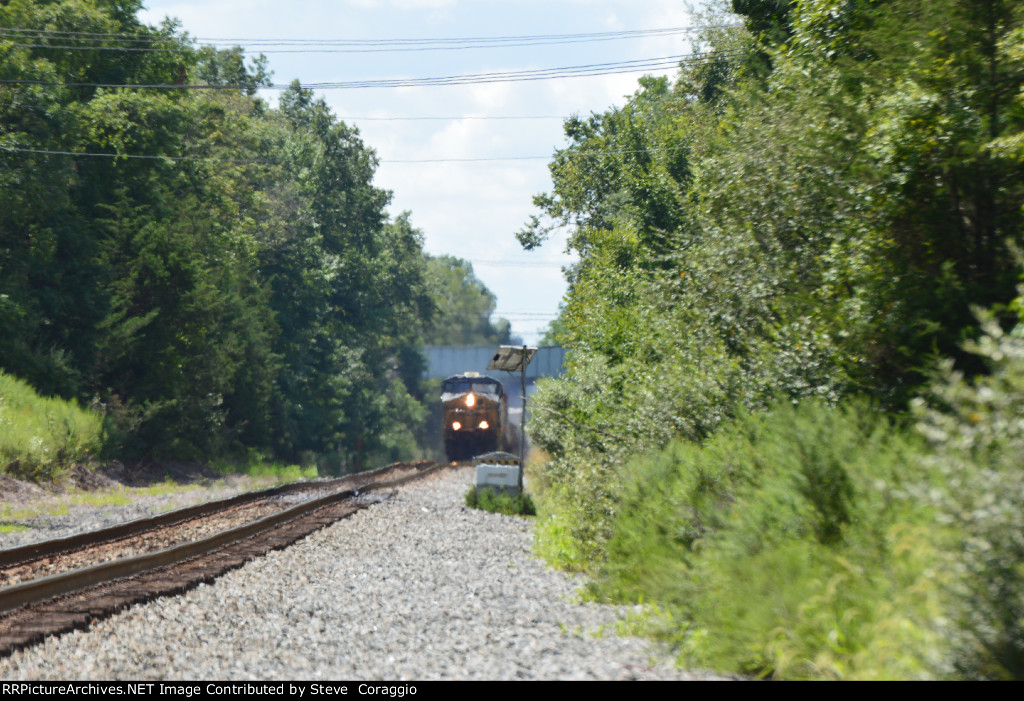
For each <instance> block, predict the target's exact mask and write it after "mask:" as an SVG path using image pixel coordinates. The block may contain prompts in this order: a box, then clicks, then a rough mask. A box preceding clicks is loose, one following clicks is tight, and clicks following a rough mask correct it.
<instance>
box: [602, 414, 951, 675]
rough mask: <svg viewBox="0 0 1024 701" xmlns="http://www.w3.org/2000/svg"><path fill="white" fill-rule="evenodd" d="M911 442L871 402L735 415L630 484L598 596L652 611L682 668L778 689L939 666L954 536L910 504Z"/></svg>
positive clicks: (924, 507) (914, 478) (645, 626)
mask: <svg viewBox="0 0 1024 701" xmlns="http://www.w3.org/2000/svg"><path fill="white" fill-rule="evenodd" d="M920 450H921V441H920V440H919V439H918V438H917V437H915V436H914V435H913V434H912V433H911V432H910V431H908V430H906V429H904V428H900V427H893V426H891V425H890V424H889V423H888V421H887V420H886V418H885V417H884V415H882V414H881V413H880V412H878V411H877V410H876V409H874V408H872V407H871V406H870V405H868V404H866V403H859V402H855V403H851V404H848V405H846V406H844V407H842V408H832V407H829V406H828V405H826V404H824V403H822V402H820V401H812V400H808V401H806V402H804V403H803V404H801V405H800V406H799V407H796V408H794V407H793V406H791V405H788V404H781V405H777V406H775V407H773V409H772V411H771V412H770V413H761V414H750V413H746V412H742V413H741V414H740V416H739V417H738V419H737V420H736V421H735V422H732V423H730V424H728V425H727V426H725V427H723V428H722V429H721V430H720V432H719V433H717V434H716V435H715V436H714V437H712V438H711V439H710V440H709V441H708V442H707V443H706V444H705V445H704V446H703V447H701V446H698V445H696V444H693V443H685V442H675V443H672V444H670V445H669V446H668V447H667V448H666V449H664V450H663V451H658V452H655V453H651V454H649V455H647V456H644V457H642V458H639V459H637V460H635V461H634V462H632V463H631V464H629V465H628V466H627V467H626V468H625V469H624V470H623V473H624V475H625V476H624V477H623V479H622V482H623V495H622V499H621V501H620V503H619V505H618V507H617V510H616V517H615V519H614V523H613V529H612V535H611V538H610V540H609V542H608V545H607V560H606V561H605V562H604V564H603V565H602V566H601V568H600V571H599V573H598V577H597V580H596V583H595V585H594V587H593V594H594V595H595V596H597V597H599V598H602V599H609V600H613V601H629V602H645V601H650V602H656V603H657V604H658V605H659V609H658V612H659V614H658V615H657V616H653V617H649V618H645V619H642V620H641V621H640V622H639V623H638V627H639V628H640V629H641V630H643V631H644V632H648V633H653V634H655V635H658V636H659V637H663V638H665V639H667V640H669V641H671V642H673V644H675V645H676V647H677V649H678V651H679V654H680V656H681V662H683V663H685V664H687V665H690V666H692V665H706V666H710V667H712V668H715V669H719V670H732V671H737V672H742V673H746V674H753V675H756V676H773V677H776V678H843V679H845V678H860V679H877V678H900V679H904V678H917V677H928V676H931V675H934V674H936V673H937V670H938V669H939V668H940V667H941V662H940V661H941V659H943V657H942V654H941V653H942V650H943V649H944V646H943V644H942V635H941V633H942V631H941V630H940V629H939V627H938V625H937V623H936V621H938V620H939V619H940V618H941V611H942V607H943V590H942V587H941V586H940V583H941V581H942V576H941V572H942V571H943V570H942V567H941V565H942V563H943V556H942V552H943V550H944V548H943V544H944V543H945V542H948V539H950V538H951V537H952V534H951V533H950V532H947V531H945V530H942V529H940V528H936V526H935V520H936V519H935V512H936V509H935V508H934V507H932V506H931V505H929V504H927V503H924V502H922V501H921V500H920V499H919V498H918V493H919V487H920V485H922V484H924V485H927V484H930V483H931V481H933V480H934V476H933V475H931V474H929V473H927V472H925V470H924V469H923V468H922V467H920V461H919V459H918V455H919V452H920Z"/></svg>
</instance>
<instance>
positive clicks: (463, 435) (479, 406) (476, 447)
mask: <svg viewBox="0 0 1024 701" xmlns="http://www.w3.org/2000/svg"><path fill="white" fill-rule="evenodd" d="M441 405H442V407H443V414H444V449H445V453H447V455H448V459H449V460H467V459H469V458H472V457H473V456H474V455H480V454H481V453H488V452H492V451H494V450H497V449H498V447H499V444H502V443H503V441H502V435H503V432H504V430H505V426H506V425H507V423H508V400H507V398H506V397H505V390H504V388H503V387H502V386H501V382H499V381H498V380H496V379H494V378H493V377H486V376H483V375H480V374H478V373H465V374H462V375H452V376H451V377H448V378H446V379H445V380H444V381H443V382H442V383H441Z"/></svg>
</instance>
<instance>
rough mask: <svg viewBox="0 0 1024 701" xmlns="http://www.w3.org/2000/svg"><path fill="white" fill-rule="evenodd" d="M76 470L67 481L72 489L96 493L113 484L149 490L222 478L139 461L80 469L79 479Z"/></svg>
mask: <svg viewBox="0 0 1024 701" xmlns="http://www.w3.org/2000/svg"><path fill="white" fill-rule="evenodd" d="M78 469H79V468H78V467H77V466H76V468H75V470H72V474H71V475H69V477H70V478H71V479H72V480H73V481H74V483H75V486H76V487H79V488H81V489H98V488H101V487H103V486H112V485H113V483H115V482H116V483H119V484H123V485H124V486H126V487H150V486H152V485H154V484H159V483H162V482H167V481H171V482H176V483H177V484H181V485H190V484H209V483H210V482H214V481H216V480H219V479H222V478H223V477H224V475H222V474H220V473H218V472H216V471H214V470H212V469H211V468H209V467H207V466H205V465H200V464H199V463H186V462H176V461H171V460H139V461H134V462H125V463H123V462H121V461H119V460H114V461H112V462H109V463H107V464H106V465H103V466H102V467H99V468H97V469H96V470H88V469H87V468H85V467H82V468H81V472H84V473H86V474H81V475H79V474H76V472H77V471H78Z"/></svg>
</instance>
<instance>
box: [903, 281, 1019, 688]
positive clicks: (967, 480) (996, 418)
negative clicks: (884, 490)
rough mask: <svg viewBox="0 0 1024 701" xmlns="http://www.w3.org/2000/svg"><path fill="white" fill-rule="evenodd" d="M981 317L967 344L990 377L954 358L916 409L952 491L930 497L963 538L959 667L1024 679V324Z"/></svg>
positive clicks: (958, 588) (958, 595)
mask: <svg viewBox="0 0 1024 701" xmlns="http://www.w3.org/2000/svg"><path fill="white" fill-rule="evenodd" d="M1022 302H1024V298H1022V299H1020V300H1018V301H1017V308H1018V310H1020V309H1021V305H1022ZM983 319H984V330H985V333H984V335H983V336H982V337H981V339H980V340H979V341H978V342H977V343H971V344H967V348H968V349H969V350H971V351H973V352H975V353H977V354H978V355H979V356H980V357H981V358H983V359H984V360H985V362H986V363H987V365H988V367H989V371H990V374H988V375H986V376H979V377H977V378H975V379H974V381H973V382H969V381H967V380H966V379H965V378H964V377H963V375H962V374H961V373H959V372H956V371H954V370H953V368H952V363H950V362H947V363H945V364H944V366H943V368H942V377H941V378H940V379H939V381H937V382H936V383H935V386H934V388H933V391H932V393H931V395H930V396H929V397H928V398H927V399H919V400H917V401H916V402H915V407H914V408H915V411H916V412H917V414H918V416H919V417H920V419H921V427H922V430H923V431H924V432H925V434H926V435H927V437H928V438H929V440H930V441H931V443H932V445H933V447H934V449H935V455H934V456H933V457H932V458H931V459H930V464H932V465H933V466H934V467H935V468H937V469H938V471H939V473H940V474H941V475H942V478H943V481H944V482H945V483H946V484H948V485H949V488H948V489H945V490H942V491H939V492H934V493H931V494H930V496H931V497H932V500H933V501H934V502H935V503H936V504H937V505H938V506H939V508H940V509H941V510H942V512H943V514H944V515H945V517H946V518H947V519H948V520H950V521H952V522H953V523H954V524H956V526H957V527H958V528H960V529H961V530H962V532H963V534H964V537H963V544H962V548H961V550H960V553H959V557H958V560H957V563H956V565H957V574H958V578H957V585H956V588H955V593H956V602H957V606H956V609H955V611H954V618H955V623H956V626H955V631H954V635H953V637H954V642H955V643H956V644H957V647H958V655H957V656H956V658H955V659H956V663H955V669H956V671H958V672H959V673H961V674H963V675H965V676H968V677H980V678H997V679H999V678H1013V679H1024V469H1022V462H1021V460H1022V456H1024V322H1022V323H1020V324H1018V325H1017V327H1016V328H1015V329H1014V330H1013V331H1012V332H1011V333H1005V332H1004V331H1003V330H1002V329H1001V328H1000V327H999V325H998V324H997V323H995V321H994V320H993V319H992V318H991V317H983Z"/></svg>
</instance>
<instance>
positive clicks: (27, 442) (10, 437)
mask: <svg viewBox="0 0 1024 701" xmlns="http://www.w3.org/2000/svg"><path fill="white" fill-rule="evenodd" d="M102 445H103V419H102V417H101V416H99V415H98V414H96V413H95V412H92V411H89V410H87V409H83V408H81V407H80V406H78V404H77V403H76V402H67V401H64V400H61V399H56V398H46V397H40V396H39V395H38V394H37V393H36V392H35V390H33V389H32V387H30V386H29V385H28V383H26V382H24V381H23V380H19V379H17V378H14V377H11V376H10V375H8V374H6V373H3V372H0V473H2V474H8V475H11V476H14V477H20V478H23V479H31V480H41V479H52V478H53V477H55V476H57V475H58V474H59V473H60V472H62V471H64V470H66V469H68V468H69V467H71V465H73V464H74V463H75V462H78V461H81V460H85V459H86V458H88V457H90V456H93V455H97V454H98V453H99V451H100V448H101V447H102Z"/></svg>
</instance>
